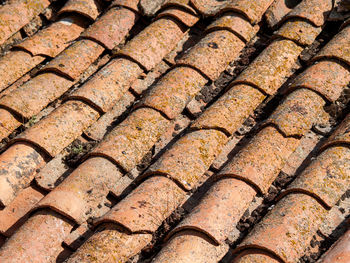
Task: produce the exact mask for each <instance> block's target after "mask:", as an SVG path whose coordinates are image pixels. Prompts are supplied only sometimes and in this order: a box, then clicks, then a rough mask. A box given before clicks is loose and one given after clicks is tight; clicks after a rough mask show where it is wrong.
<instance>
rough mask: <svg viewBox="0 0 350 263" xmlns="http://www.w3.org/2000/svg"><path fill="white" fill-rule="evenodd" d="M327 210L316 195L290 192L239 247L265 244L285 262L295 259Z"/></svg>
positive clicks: (264, 247) (262, 245)
mask: <svg viewBox="0 0 350 263" xmlns="http://www.w3.org/2000/svg"><path fill="white" fill-rule="evenodd" d="M326 213H327V210H325V209H324V208H323V207H322V206H321V205H320V204H319V203H318V202H317V201H316V200H315V199H314V198H312V197H310V196H308V195H304V194H293V195H288V196H287V197H285V198H283V199H282V200H281V201H279V202H278V203H277V204H276V206H275V207H274V208H273V209H272V210H271V211H270V212H269V213H268V214H267V215H266V216H265V217H264V218H263V220H262V222H261V223H259V224H258V225H256V227H255V228H254V229H253V230H252V231H251V232H250V233H249V235H248V236H247V238H246V239H245V240H244V241H243V242H242V244H241V246H239V247H238V248H237V250H241V249H246V248H257V247H258V248H261V249H264V250H267V251H270V252H271V253H272V254H273V255H277V256H278V257H279V258H280V259H283V260H284V262H295V261H297V259H298V258H299V257H301V256H302V254H303V252H304V249H305V245H306V244H309V243H310V241H311V239H312V237H313V235H314V234H315V233H316V231H317V229H318V227H319V226H320V223H321V222H322V220H323V218H324V217H325V215H326Z"/></svg>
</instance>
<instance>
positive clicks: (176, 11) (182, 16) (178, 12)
mask: <svg viewBox="0 0 350 263" xmlns="http://www.w3.org/2000/svg"><path fill="white" fill-rule="evenodd" d="M161 17H173V18H175V19H176V20H178V21H180V22H182V23H184V24H185V25H186V26H188V27H191V26H193V25H194V24H195V23H197V21H198V20H199V18H198V17H197V16H196V15H194V14H192V13H189V12H188V11H187V10H186V11H185V10H184V9H183V8H182V7H181V8H177V7H169V8H167V9H165V10H164V11H162V12H160V13H159V14H158V16H157V18H158V19H159V18H161Z"/></svg>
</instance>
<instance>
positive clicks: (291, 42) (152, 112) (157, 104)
mask: <svg viewBox="0 0 350 263" xmlns="http://www.w3.org/2000/svg"><path fill="white" fill-rule="evenodd" d="M290 43H292V42H290ZM193 72H195V71H193ZM282 75H283V74H282ZM244 81H247V80H244ZM248 88H250V89H253V88H252V87H249V86H248ZM261 96H262V95H261ZM151 101H152V100H151ZM146 105H147V104H146ZM157 105H159V104H158V103H155V106H157ZM151 106H152V105H151ZM139 111H141V110H139ZM163 111H164V112H163V113H164V114H166V113H165V110H164V109H163ZM136 112H137V111H136ZM149 112H151V111H149ZM146 113H147V112H146ZM152 113H153V112H152ZM153 115H154V114H153ZM167 116H168V115H167ZM133 122H134V123H135V121H133ZM138 128H141V130H142V127H138ZM222 136H223V135H222ZM124 166H126V165H124ZM123 169H125V167H123ZM186 184H188V183H187V182H186Z"/></svg>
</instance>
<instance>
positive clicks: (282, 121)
mask: <svg viewBox="0 0 350 263" xmlns="http://www.w3.org/2000/svg"><path fill="white" fill-rule="evenodd" d="M324 105H325V101H324V100H323V99H322V98H321V97H320V96H319V95H317V94H316V93H315V92H313V91H310V90H307V89H299V90H296V91H294V92H293V93H291V94H290V95H289V96H287V98H286V99H285V100H284V101H283V103H282V104H281V105H280V106H279V107H278V108H277V109H276V110H275V112H274V113H272V115H271V116H270V117H269V118H268V119H267V120H266V124H274V125H276V126H277V127H278V129H279V130H280V131H282V132H283V134H284V135H286V136H300V137H301V136H303V135H304V134H305V133H306V132H307V131H308V130H310V129H311V128H312V126H313V125H314V124H316V123H317V122H318V120H320V118H321V117H322V116H327V113H326V112H325V111H324V110H323V106H324Z"/></svg>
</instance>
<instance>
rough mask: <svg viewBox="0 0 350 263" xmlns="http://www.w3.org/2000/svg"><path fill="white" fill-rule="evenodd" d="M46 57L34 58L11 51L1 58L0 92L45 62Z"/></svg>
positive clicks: (23, 52) (27, 54) (17, 51)
mask: <svg viewBox="0 0 350 263" xmlns="http://www.w3.org/2000/svg"><path fill="white" fill-rule="evenodd" d="M44 60H45V57H43V56H34V57H33V56H32V55H31V54H29V53H28V52H25V51H22V50H16V51H11V52H9V53H8V54H6V55H4V56H2V57H1V58H0V91H2V90H4V89H5V88H6V87H7V86H8V85H10V84H12V83H13V82H15V81H16V80H17V79H18V78H20V77H21V76H22V75H24V74H25V73H26V72H28V71H29V70H31V69H32V68H33V67H35V66H36V65H38V64H39V63H41V62H43V61H44Z"/></svg>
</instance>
